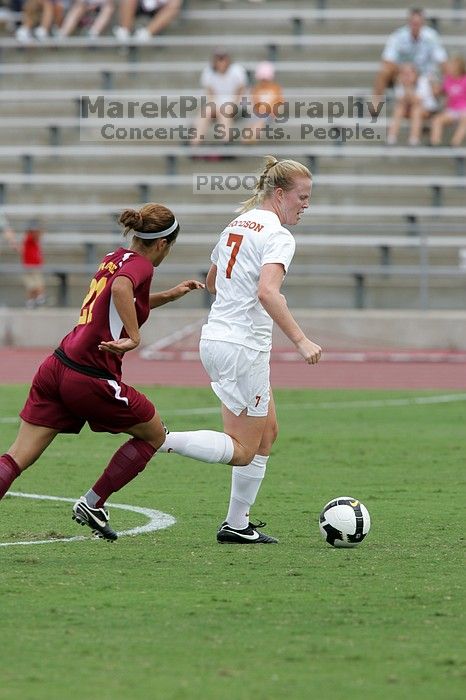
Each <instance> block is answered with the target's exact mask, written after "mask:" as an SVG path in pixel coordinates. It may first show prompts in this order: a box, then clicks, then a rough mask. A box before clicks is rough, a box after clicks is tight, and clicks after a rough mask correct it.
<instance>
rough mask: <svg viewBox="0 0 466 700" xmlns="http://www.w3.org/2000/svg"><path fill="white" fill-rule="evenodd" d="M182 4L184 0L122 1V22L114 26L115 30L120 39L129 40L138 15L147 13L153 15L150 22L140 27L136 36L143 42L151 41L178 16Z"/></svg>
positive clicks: (120, 18) (120, 10) (120, 19)
mask: <svg viewBox="0 0 466 700" xmlns="http://www.w3.org/2000/svg"><path fill="white" fill-rule="evenodd" d="M181 4H182V0H123V1H120V9H119V22H120V24H119V26H117V27H114V29H113V32H114V34H115V36H116V38H117V39H118V40H119V41H121V42H125V41H128V39H129V37H130V34H131V32H132V31H133V28H134V20H135V17H136V15H146V16H150V17H151V19H150V21H149V24H147V26H145V27H139V29H137V30H136V32H135V33H134V36H135V38H136V39H137V40H138V41H140V42H141V43H144V42H147V41H150V39H151V38H152V37H153V36H154V35H155V34H160V32H161V31H162V30H163V29H165V27H168V25H169V24H170V23H171V22H172V21H173V20H174V19H175V17H177V15H178V14H179V12H180V9H181Z"/></svg>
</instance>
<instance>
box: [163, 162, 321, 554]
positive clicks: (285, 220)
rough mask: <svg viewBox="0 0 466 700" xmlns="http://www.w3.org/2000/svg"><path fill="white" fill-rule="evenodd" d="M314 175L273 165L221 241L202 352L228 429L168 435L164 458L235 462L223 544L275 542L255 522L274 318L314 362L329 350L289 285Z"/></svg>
mask: <svg viewBox="0 0 466 700" xmlns="http://www.w3.org/2000/svg"><path fill="white" fill-rule="evenodd" d="M311 187H312V176H311V173H310V172H309V170H308V169H307V168H306V167H305V166H304V165H302V164H301V163H298V162H296V161H293V160H283V161H278V160H276V159H275V158H273V157H270V156H269V157H268V158H267V159H266V163H265V167H264V169H263V171H262V173H261V175H260V177H259V179H258V184H257V187H256V191H255V193H254V195H253V196H252V197H251V198H250V199H249V200H248V201H247V202H245V203H244V205H243V208H242V210H241V213H240V214H239V215H238V216H237V217H236V218H235V219H234V220H233V221H231V222H230V223H229V224H228V225H227V226H226V228H225V229H224V230H223V232H222V233H221V235H220V238H219V241H218V243H217V245H216V246H215V248H214V250H213V252H212V256H211V260H212V265H211V267H210V270H209V272H208V275H207V280H206V286H207V289H208V290H209V291H210V292H211V293H212V294H215V295H216V298H215V301H214V303H213V305H212V308H211V311H210V314H209V318H208V321H207V324H206V325H205V326H204V327H203V329H202V334H201V342H200V346H199V350H200V356H201V361H202V364H203V365H204V368H205V370H206V371H207V373H208V375H209V377H210V379H211V386H212V389H213V391H214V392H215V394H216V395H217V396H218V398H219V399H220V401H221V402H222V414H223V426H224V432H223V433H220V432H215V431H212V430H198V431H191V432H179V433H169V434H168V435H167V438H166V441H165V443H164V445H163V446H162V448H161V451H162V452H176V453H178V454H181V455H184V456H186V457H192V458H194V459H199V460H201V461H205V462H220V463H224V464H231V465H233V473H232V488H231V497H230V505H229V509H228V513H227V516H226V518H225V521H224V522H223V523H222V525H221V526H220V528H219V530H218V532H217V540H218V541H219V542H221V543H223V542H229V543H235V544H249V543H263V544H270V543H275V542H277V540H276V539H275V538H274V537H270V536H268V535H265V534H264V533H262V532H259V531H258V529H257V528H258V527H260V526H255V525H253V524H252V523H250V521H249V510H250V508H251V506H252V505H253V503H254V501H255V499H256V496H257V493H258V491H259V488H260V485H261V483H262V480H263V478H264V475H265V470H266V465H267V461H268V458H269V454H270V450H271V448H272V445H273V443H274V441H275V439H276V437H277V434H278V425H277V418H276V413H275V404H274V400H273V396H272V392H271V389H270V381H269V362H270V349H271V345H272V327H273V322H274V321H275V323H276V324H277V325H278V327H279V328H280V329H281V330H282V331H283V332H284V334H285V335H286V336H287V337H288V338H289V340H290V341H291V342H292V343H293V344H294V345H295V347H296V349H297V350H298V352H299V353H300V355H301V356H302V358H303V359H304V361H305V362H306V363H307V364H315V363H317V362H318V361H319V359H320V356H321V348H320V347H319V346H318V345H317V344H316V343H314V342H313V341H311V340H309V338H307V337H306V336H305V334H304V332H303V331H302V329H301V328H300V327H299V325H298V323H297V322H296V321H295V319H294V318H293V316H292V314H291V312H290V311H289V309H288V306H287V303H286V299H285V297H284V296H283V294H281V292H280V288H281V285H282V283H283V280H284V277H285V274H286V272H287V270H288V267H289V265H290V263H291V260H292V258H293V255H294V251H295V240H294V238H293V236H292V234H291V233H290V231H288V229H287V228H285V225H288V226H289V225H291V226H292V225H295V224H297V223H298V222H299V220H300V218H301V215H302V213H303V212H304V210H305V209H307V207H308V206H309V199H310V196H311Z"/></svg>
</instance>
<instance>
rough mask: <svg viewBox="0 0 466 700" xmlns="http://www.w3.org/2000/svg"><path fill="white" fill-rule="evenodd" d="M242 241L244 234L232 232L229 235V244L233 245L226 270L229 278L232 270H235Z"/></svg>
mask: <svg viewBox="0 0 466 700" xmlns="http://www.w3.org/2000/svg"><path fill="white" fill-rule="evenodd" d="M242 242H243V236H241V235H240V234H239V233H230V235H229V236H228V240H227V246H233V248H232V250H231V255H230V259H229V261H228V265H227V270H226V276H227V279H231V271H232V270H233V266H234V264H235V262H236V256H237V255H238V253H239V249H240V247H241V243H242Z"/></svg>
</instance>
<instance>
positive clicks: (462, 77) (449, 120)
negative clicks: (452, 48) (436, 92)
mask: <svg viewBox="0 0 466 700" xmlns="http://www.w3.org/2000/svg"><path fill="white" fill-rule="evenodd" d="M441 92H442V93H443V94H444V95H445V96H446V103H445V108H444V110H443V112H441V113H440V114H437V115H436V116H435V117H434V118H433V120H432V131H431V136H430V141H431V144H432V145H433V146H438V145H439V144H440V143H441V141H442V132H443V128H444V126H447V124H455V123H458V126H457V127H456V129H455V132H454V134H453V137H452V140H451V145H452V146H461V143H462V141H463V139H464V138H465V136H466V65H465V60H464V58H463V56H454V57H452V58H451V59H450V60H449V61H448V63H447V69H446V74H445V77H444V79H443V83H442V87H441Z"/></svg>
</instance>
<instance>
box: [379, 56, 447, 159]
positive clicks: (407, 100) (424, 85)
mask: <svg viewBox="0 0 466 700" xmlns="http://www.w3.org/2000/svg"><path fill="white" fill-rule="evenodd" d="M395 100H396V102H395V108H394V110H393V116H392V119H391V122H390V127H389V129H388V136H387V143H388V144H389V145H393V144H395V143H396V141H397V138H398V133H399V131H400V126H401V122H402V120H403V119H409V121H410V128H409V137H408V143H409V145H410V146H417V145H419V143H420V140H421V132H422V124H423V121H424V119H429V118H430V117H431V116H432V114H433V113H434V112H435V111H436V110H437V101H436V99H435V97H434V94H433V90H432V85H431V83H430V80H429V78H428V77H427V76H426V75H419V73H418V71H417V69H416V66H415V65H414V64H413V63H403V65H402V66H400V70H399V74H398V80H397V82H396V84H395Z"/></svg>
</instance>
